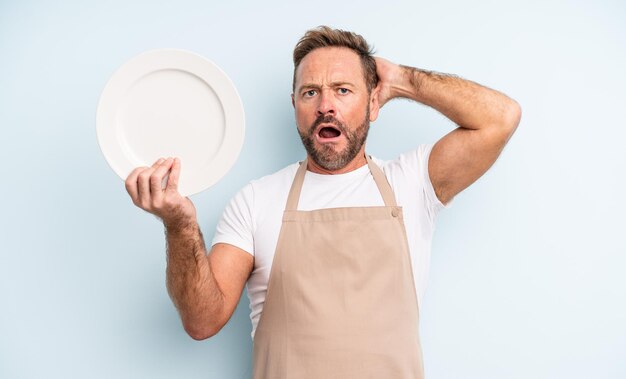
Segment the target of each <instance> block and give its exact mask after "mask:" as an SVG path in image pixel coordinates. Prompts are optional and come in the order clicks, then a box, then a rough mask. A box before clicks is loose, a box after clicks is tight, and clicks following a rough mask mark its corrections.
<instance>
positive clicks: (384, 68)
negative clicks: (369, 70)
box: [374, 57, 401, 108]
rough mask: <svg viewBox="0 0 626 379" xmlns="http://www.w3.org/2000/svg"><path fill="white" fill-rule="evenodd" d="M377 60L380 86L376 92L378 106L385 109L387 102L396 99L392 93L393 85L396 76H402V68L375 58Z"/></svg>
mask: <svg viewBox="0 0 626 379" xmlns="http://www.w3.org/2000/svg"><path fill="white" fill-rule="evenodd" d="M374 59H375V60H376V75H378V85H377V86H376V88H375V89H374V91H378V106H379V107H381V108H382V107H383V105H385V103H386V102H388V101H389V100H391V99H393V98H394V97H396V95H395V94H394V93H393V92H392V89H393V87H392V84H393V83H394V81H395V80H396V76H397V75H399V74H400V72H401V70H400V66H398V65H397V64H395V63H393V62H390V61H388V60H386V59H384V58H381V57H374Z"/></svg>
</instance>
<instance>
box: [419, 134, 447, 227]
mask: <svg viewBox="0 0 626 379" xmlns="http://www.w3.org/2000/svg"><path fill="white" fill-rule="evenodd" d="M433 146H434V145H433V144H428V145H420V146H419V148H418V149H417V153H418V155H420V156H421V157H420V159H419V162H420V166H421V167H420V170H419V171H420V174H421V176H422V183H424V194H425V195H426V199H427V202H428V205H429V206H430V208H431V211H432V212H433V215H436V214H437V213H439V211H440V210H442V209H444V208H449V207H450V205H451V204H452V200H450V201H449V202H448V204H446V205H444V204H443V203H442V202H441V200H439V198H438V197H437V194H436V193H435V187H433V183H432V182H431V181H430V174H429V173H428V160H429V158H430V152H431V151H432V149H433Z"/></svg>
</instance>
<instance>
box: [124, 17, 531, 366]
mask: <svg viewBox="0 0 626 379" xmlns="http://www.w3.org/2000/svg"><path fill="white" fill-rule="evenodd" d="M394 98H408V99H412V100H414V101H417V102H419V103H422V104H425V105H428V106H430V107H432V108H434V109H436V110H437V111H439V112H441V113H442V114H444V115H445V116H447V117H448V118H450V119H451V120H452V121H453V122H455V123H456V124H457V125H458V126H459V127H458V128H457V129H456V130H454V131H452V132H451V133H449V134H447V135H446V136H444V137H443V138H441V139H440V140H439V141H438V142H437V143H435V144H434V146H429V145H420V146H419V147H418V148H417V149H416V150H414V151H411V152H408V153H405V154H403V155H401V156H400V157H399V158H398V159H396V160H393V161H389V162H383V161H380V160H378V159H376V158H371V157H369V156H368V155H367V154H366V153H365V140H366V137H367V131H368V129H369V123H370V122H371V121H374V120H376V118H377V116H378V112H379V110H380V108H381V107H382V106H383V105H384V104H385V103H386V102H387V101H389V100H391V99H394ZM292 104H293V106H294V109H295V114H296V124H297V128H298V132H299V134H300V136H301V138H302V142H303V144H304V146H305V148H306V151H307V159H306V160H305V161H304V162H302V164H298V163H295V164H292V165H290V166H288V167H287V168H285V169H283V170H281V171H279V172H277V173H275V174H273V175H269V176H267V177H264V178H261V179H259V180H256V181H253V182H251V183H250V184H249V185H248V186H246V187H245V188H244V189H242V191H240V192H239V193H238V194H237V195H236V196H235V197H234V198H233V200H232V201H231V203H230V204H229V206H228V207H227V208H226V210H225V211H224V214H223V216H222V220H221V221H220V223H219V225H218V227H217V233H216V236H215V239H214V241H213V246H212V248H211V251H210V254H208V255H207V254H206V249H205V245H204V242H203V239H202V233H201V232H200V229H199V227H198V223H197V220H196V210H195V208H194V206H193V204H192V202H191V201H190V200H189V199H188V198H183V197H181V196H180V194H179V193H178V191H177V184H178V177H179V173H180V162H179V160H178V159H175V160H173V159H171V158H168V159H167V160H163V159H161V160H159V161H157V162H156V163H155V164H154V165H153V166H152V167H149V168H147V167H141V168H137V169H135V170H134V171H133V172H132V173H131V174H130V175H129V176H128V179H127V180H126V188H127V190H128V192H129V194H130V196H131V198H132V199H133V202H134V203H135V204H136V205H137V206H139V207H141V208H142V209H144V210H146V211H148V212H151V213H153V214H155V215H157V216H158V217H160V218H161V219H162V220H163V223H164V225H165V229H166V235H167V250H168V265H167V287H168V291H169V293H170V295H171V297H172V300H173V302H174V304H175V305H176V307H177V308H178V310H179V313H180V316H181V319H182V322H183V325H184V327H185V330H186V331H187V332H188V333H189V335H190V336H191V337H193V338H194V339H204V338H208V337H211V336H213V335H214V334H216V333H217V332H218V331H219V330H220V329H221V328H222V327H223V326H224V324H226V322H227V321H228V320H229V318H230V317H231V315H232V313H233V311H234V310H235V308H236V306H237V304H238V302H239V298H240V295H241V293H242V290H243V287H244V285H245V284H246V282H247V286H248V293H249V296H250V300H251V309H252V313H251V319H252V322H253V339H254V377H255V378H304V377H306V378H328V377H337V378H366V377H375V378H422V377H423V365H422V352H421V347H420V344H419V335H418V308H419V307H418V304H419V303H420V302H421V297H422V296H423V291H424V288H425V280H426V276H427V270H428V261H429V254H430V245H431V239H432V233H433V227H434V224H433V223H434V219H435V216H436V214H437V212H438V211H439V210H440V209H441V208H443V207H444V206H445V204H447V203H449V202H450V201H451V200H452V198H453V197H454V196H455V195H456V194H458V193H459V192H460V191H462V190H463V189H465V188H466V187H467V186H469V185H470V184H471V183H473V182H474V181H475V180H476V179H478V178H479V177H480V176H481V175H482V174H483V173H484V172H485V171H486V170H487V169H488V168H489V167H490V166H491V165H492V164H493V162H494V161H495V160H496V158H497V157H498V155H499V154H500V152H501V151H502V149H503V148H504V146H505V144H506V142H507V141H508V139H509V138H510V137H511V135H512V134H513V132H514V131H515V129H516V128H517V125H518V123H519V120H520V114H521V111H520V108H519V106H518V105H517V103H516V102H515V101H513V100H511V99H510V98H508V97H506V96H505V95H503V94H501V93H499V92H497V91H494V90H491V89H488V88H485V87H482V86H480V85H478V84H476V83H473V82H470V81H466V80H463V79H459V78H456V77H453V76H448V75H442V74H437V73H433V72H428V71H424V70H420V69H417V68H411V67H406V66H400V65H396V64H394V63H391V62H389V61H387V60H384V59H382V58H375V57H373V56H372V53H371V50H370V47H369V46H368V44H367V42H366V41H365V40H364V39H363V38H362V37H361V36H359V35H357V34H354V33H350V32H345V31H340V30H333V29H330V28H328V27H320V28H317V29H314V30H310V31H308V32H307V33H306V34H305V35H304V37H303V38H302V39H301V40H300V41H299V42H298V44H297V46H296V48H295V50H294V79H293V94H292ZM167 173H170V176H169V180H168V183H167V186H166V188H165V189H162V188H161V180H162V178H163V177H164V176H165V175H166V174H167ZM405 224H406V227H405Z"/></svg>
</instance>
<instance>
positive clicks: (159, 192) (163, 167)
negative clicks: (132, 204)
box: [150, 158, 174, 203]
mask: <svg viewBox="0 0 626 379" xmlns="http://www.w3.org/2000/svg"><path fill="white" fill-rule="evenodd" d="M173 162H174V159H172V158H167V159H166V160H165V161H163V162H161V164H160V165H159V166H157V168H156V169H155V170H154V172H153V173H152V175H150V193H151V194H152V200H153V201H154V202H157V203H158V202H160V201H161V199H162V198H163V177H164V176H165V174H166V173H167V172H168V171H169V170H170V168H171V167H172V163H173Z"/></svg>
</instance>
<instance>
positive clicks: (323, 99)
mask: <svg viewBox="0 0 626 379" xmlns="http://www.w3.org/2000/svg"><path fill="white" fill-rule="evenodd" d="M325 114H332V115H334V114H335V103H334V99H333V96H332V94H331V93H329V91H322V93H321V94H320V97H319V103H318V104H317V115H318V116H323V115H325Z"/></svg>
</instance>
